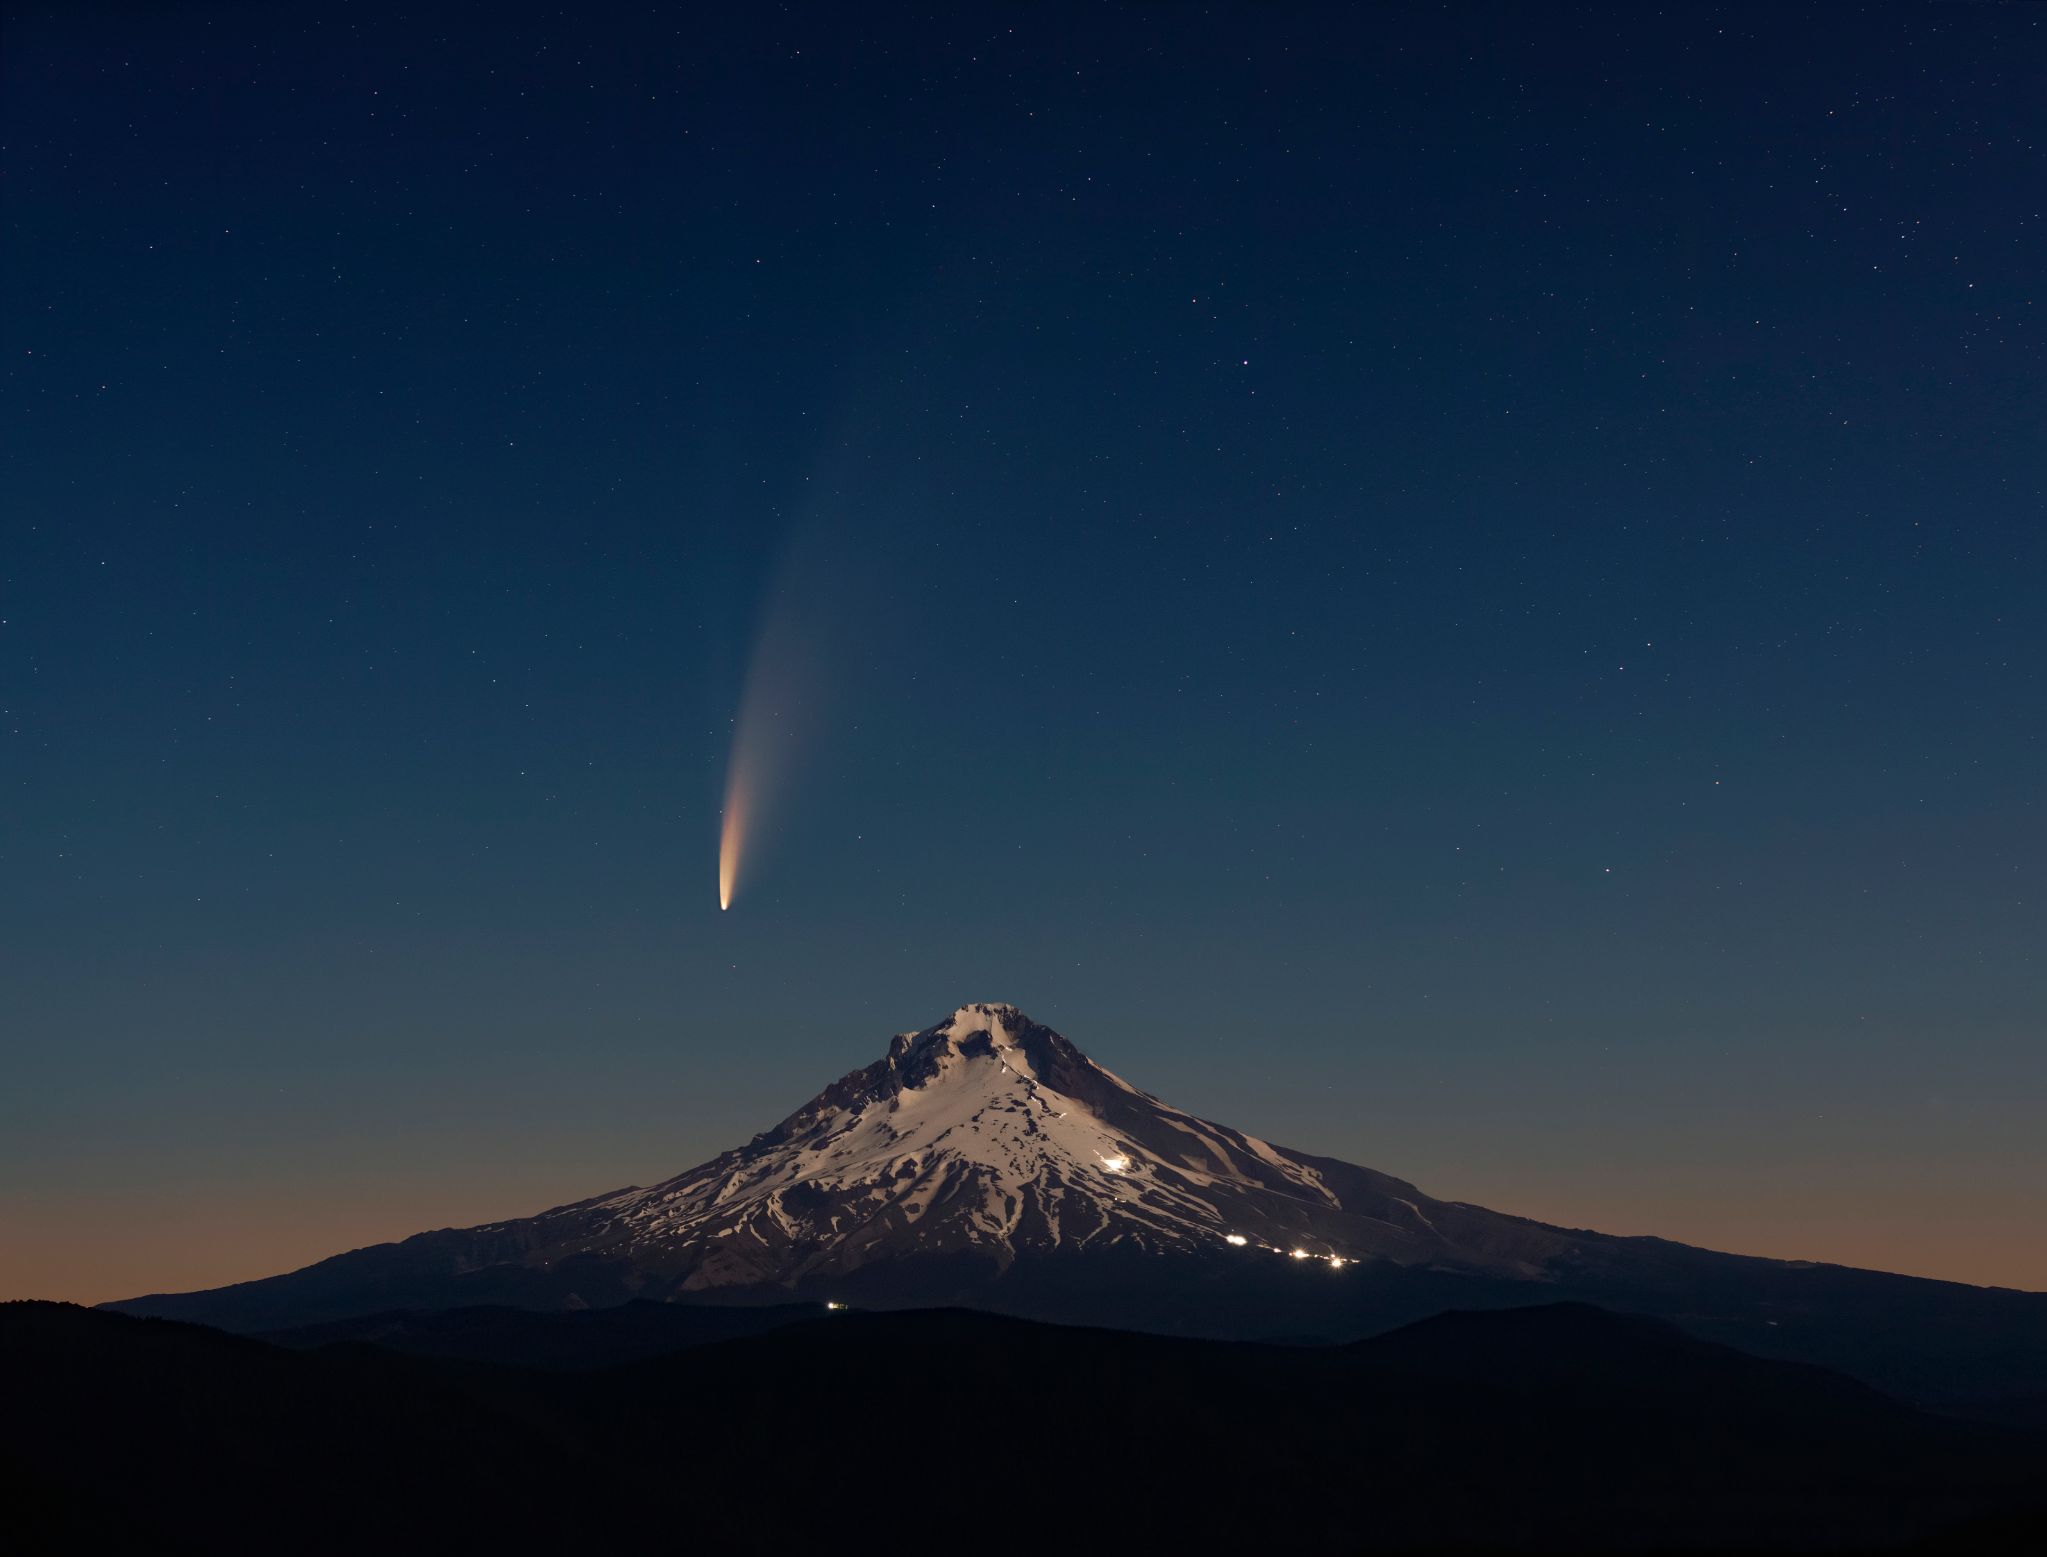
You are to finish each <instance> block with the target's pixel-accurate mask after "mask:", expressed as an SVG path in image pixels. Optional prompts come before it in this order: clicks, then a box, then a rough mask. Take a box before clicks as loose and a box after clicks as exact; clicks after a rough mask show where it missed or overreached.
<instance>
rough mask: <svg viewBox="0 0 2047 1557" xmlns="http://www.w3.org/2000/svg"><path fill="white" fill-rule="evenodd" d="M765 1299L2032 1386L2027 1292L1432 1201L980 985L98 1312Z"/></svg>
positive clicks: (236, 1323) (2043, 1321) (349, 1313)
mask: <svg viewBox="0 0 2047 1557" xmlns="http://www.w3.org/2000/svg"><path fill="white" fill-rule="evenodd" d="M791 1297H798V1298H810V1299H816V1298H838V1299H852V1300H855V1301H859V1302H862V1303H866V1304H869V1305H877V1306H925V1305H930V1304H933V1303H969V1304H973V1305H975V1306H981V1307H989V1308H996V1309H1001V1310H1004V1311H1007V1312H1012V1313H1019V1314H1024V1315H1027V1316H1035V1317H1044V1318H1055V1319H1060V1320H1065V1321H1078V1322H1094V1323H1109V1324H1116V1325H1126V1326H1131V1327H1142V1328H1150V1329H1158V1330H1165V1331H1177V1332H1180V1333H1188V1334H1209V1335H1221V1336H1244V1337H1266V1336H1299V1337H1316V1338H1324V1339H1347V1338H1352V1337H1356V1336H1360V1335H1366V1334H1370V1333H1373V1332H1375V1331H1377V1330H1382V1329H1385V1328H1388V1327H1389V1326H1391V1325H1393V1324H1398V1323H1402V1322H1405V1321H1408V1320H1412V1319H1416V1318H1420V1317H1422V1316H1424V1315H1426V1314H1429V1313H1434V1312H1437V1311H1439V1310H1441V1309H1443V1308H1446V1307H1467V1308H1473V1307H1484V1308H1497V1307H1505V1306H1511V1305H1514V1304H1522V1303H1528V1302H1543V1301H1550V1300H1552V1299H1555V1298H1559V1297H1566V1298H1581V1299H1590V1300H1592V1301H1596V1302H1600V1303H1603V1304H1605V1305H1607V1306H1609V1307H1617V1308H1624V1309H1634V1310H1637V1311H1641V1312H1648V1313H1656V1314H1663V1315H1667V1316H1669V1317H1671V1318H1674V1319H1677V1320H1678V1321H1680V1322H1681V1323H1683V1324H1685V1325H1686V1326H1687V1327H1688V1328H1690V1329H1692V1330H1693V1331H1694V1332H1695V1333H1698V1334H1702V1335H1707V1336H1711V1337H1713V1338H1715V1339H1721V1340H1728V1341H1733V1342H1736V1343H1737V1344H1740V1345H1742V1346H1744V1347H1745V1348H1748V1349H1750V1350H1754V1351H1759V1352H1764V1353H1767V1354H1773V1355H1780V1356H1787V1357H1793V1358H1803V1359H1806V1360H1812V1361H1819V1362H1825V1363H1828V1364H1830V1365H1833V1366H1837V1367H1842V1368H1845V1369H1847V1370H1849V1371H1851V1372H1856V1373H1858V1374H1860V1375H1861V1376H1863V1377H1866V1378H1871V1379H1874V1380H1876V1381H1877V1382H1880V1383H1883V1384H1886V1385H1888V1386H1890V1387H1894V1388H1899V1389H1903V1390H1906V1391H1908V1392H1912V1393H1915V1394H1920V1395H1925V1396H1933V1395H1939V1394H1950V1395H1952V1394H1956V1393H1964V1392H1970V1391H1972V1390H1974V1389H1975V1388H1976V1387H1977V1386H1978V1385H1979V1384H1980V1385H1981V1386H1982V1387H1984V1388H1986V1389H1987V1388H1992V1387H1998V1388H2003V1389H2006V1390H2009V1389H2013V1388H2023V1387H2029V1381H2034V1380H2037V1381H2038V1383H2039V1385H2040V1386H2042V1387H2047V1295H2038V1294H2027V1293H2011V1292H1996V1291H1987V1290H1982V1289H1975V1288H1968V1287H1961V1286H1957V1285H1954V1284H1951V1283H1942V1282H1928V1281H1915V1280H1912V1279H1910V1278H1905V1277H1894V1276H1884V1275H1881V1274H1878V1273H1874V1272H1857V1271H1848V1270H1843V1269H1840V1268H1838V1267H1829V1266H1813V1265H1803V1264H1798V1263H1794V1262H1783V1261H1774V1260H1759V1259H1749V1258H1743V1257H1739V1256H1733V1255H1722V1254H1714V1253H1711V1252H1709V1251H1705V1250H1698V1249H1690V1248H1687V1247H1685V1246H1683V1245H1680V1244H1672V1243H1667V1242H1664V1241H1662V1240H1659V1239H1651V1238H1615V1237H1610V1236H1607V1235H1603V1234H1599V1233H1591V1232H1583V1231H1573V1230H1568V1229H1563V1228H1557V1227H1550V1226H1545V1225H1543V1224H1541V1223H1537V1222H1531V1221H1528V1220H1525V1219H1523V1218H1520V1217H1513V1216H1506V1215H1502V1214H1500V1213H1497V1212H1492V1211H1487V1210H1484V1209H1482V1208H1480V1207H1476V1206H1470V1205H1465V1204H1461V1203H1454V1202H1447V1201H1440V1200H1436V1199H1433V1198H1431V1197H1430V1196H1428V1195H1425V1194H1424V1193H1422V1191H1421V1190H1419V1189H1417V1188H1416V1187H1415V1186H1414V1185H1412V1184H1408V1183H1406V1182H1404V1181H1402V1180H1400V1179H1397V1178H1393V1177H1391V1176H1389V1175H1387V1174H1383V1173H1378V1172H1375V1171H1373V1170H1371V1169H1368V1168H1361V1167H1356V1166H1354V1165H1351V1164H1348V1163H1343V1162H1338V1161H1335V1160H1333V1159H1329V1158H1320V1157H1313V1156H1309V1155H1307V1154H1305V1153H1301V1152H1295V1151H1289V1150H1287V1149H1285V1148H1282V1147H1278V1146H1275V1145H1272V1144H1271V1143H1269V1142H1266V1141H1262V1140H1259V1139H1257V1138H1256V1137H1253V1136H1249V1135H1246V1134H1244V1133H1242V1132H1241V1131H1238V1130H1234V1129H1231V1128H1230V1127H1228V1126H1225V1125H1220V1124H1216V1123H1213V1122H1212V1121H1208V1120H1204V1119H1199V1118H1196V1117H1195V1116H1193V1115H1191V1114H1187V1113H1185V1112H1183V1111H1181V1110H1179V1109H1176V1108H1174V1107H1172V1106H1171V1105H1169V1104H1167V1103H1164V1102H1161V1101H1160V1100H1159V1099H1157V1098H1155V1097H1152V1096H1151V1095H1149V1094H1148V1093H1145V1092H1142V1091H1139V1090H1138V1089H1137V1088H1135V1087H1133V1086H1131V1085H1130V1084H1129V1083H1127V1082H1125V1081H1123V1080H1122V1079H1121V1078H1119V1077H1117V1076H1115V1075H1113V1074H1111V1073H1110V1072H1109V1071H1107V1070H1105V1069H1103V1068H1102V1067H1101V1066H1099V1065H1097V1064H1095V1063H1094V1062H1093V1061H1092V1060H1090V1059H1089V1058H1088V1057H1087V1056H1086V1055H1085V1054H1083V1053H1081V1052H1080V1050H1078V1049H1077V1048H1075V1047H1074V1046H1073V1045H1072V1044H1071V1043H1070V1042H1068V1041H1067V1040H1066V1039H1065V1038H1064V1037H1062V1036H1061V1035H1059V1034H1058V1033H1055V1032H1053V1031H1052V1030H1051V1029H1050V1028H1047V1027H1044V1026H1042V1025H1041V1024H1039V1023H1036V1022H1033V1021H1032V1020H1031V1019H1030V1018H1028V1017H1027V1016H1025V1015H1024V1014H1023V1013H1021V1012H1019V1011H1017V1010H1016V1009H1015V1008H1014V1007H1012V1006H1006V1005H968V1006H962V1007H960V1008H959V1009H958V1010H956V1011H954V1012H953V1013H952V1014H951V1015H950V1016H949V1017H947V1018H946V1019H945V1020H944V1021H941V1022H938V1023H935V1024H934V1025H932V1026H930V1027H927V1028H925V1029H924V1030H923V1031H921V1032H917V1033H905V1034H901V1035H898V1036H897V1037H896V1038H895V1039H894V1041H893V1042H892V1043H891V1044H890V1045H889V1048H888V1051H887V1053H885V1054H884V1055H883V1056H882V1057H881V1058H880V1059H879V1060H877V1061H875V1062H874V1063H873V1064H870V1065H867V1066H865V1067H863V1068H862V1069H860V1070H857V1071H854V1072H852V1073H851V1074H850V1075H847V1076H845V1077H843V1078H841V1079H840V1080H839V1081H837V1082H835V1083H834V1084H833V1085H831V1086H829V1087H827V1088H826V1089H825V1090H824V1091H823V1092H821V1093H819V1094H818V1095H817V1096H816V1097H814V1098H813V1099H811V1100H810V1102H808V1103H806V1104H805V1105H804V1106H803V1107H802V1108H799V1109H798V1110H796V1112H794V1113H793V1114H791V1115H789V1117H788V1118H786V1119H784V1120H783V1121H782V1122H781V1123H780V1124H778V1125H776V1126H775V1127H774V1128H773V1129H771V1130H767V1131H765V1132H763V1133H762V1134H760V1135H758V1136H756V1137H755V1138H754V1139H753V1140H752V1141H750V1142H748V1143H747V1144H746V1145H745V1146H742V1147H739V1148H737V1149H736V1150H733V1151H729V1152H725V1153H723V1154H721V1155H719V1156H718V1157H715V1158H713V1159H712V1160H711V1161H709V1162H707V1163H704V1164H703V1165H702V1166H700V1167H697V1168H694V1169H692V1170H690V1171H689V1172H686V1173H683V1174H680V1175H678V1176H677V1177H675V1178H672V1179H669V1180H666V1181H664V1182H662V1183H659V1184H655V1185H653V1186H651V1187H647V1188H640V1187H634V1188H630V1189H625V1190H618V1191H614V1192H612V1193H610V1194H606V1195H600V1196H597V1197H594V1198H592V1199H589V1200H584V1201H579V1202H576V1203H574V1204H572V1205H566V1206H560V1207H557V1208H555V1209H553V1210H551V1211H546V1212H543V1213H541V1214H540V1215H538V1216H534V1217H529V1218H523V1219H519V1220H515V1221H510V1222H499V1223H492V1224H488V1225H485V1226H482V1227H474V1228H467V1229H449V1230H443V1231H439V1232H432V1233H423V1234H420V1235H418V1236H416V1237H413V1238H409V1239H407V1240H405V1241H404V1242H402V1243H398V1244H387V1245H380V1246H378V1247H375V1248H370V1249H362V1250H357V1251H355V1252H353V1253H350V1254H344V1255H340V1256H337V1257H335V1258H333V1259H330V1260H326V1261H322V1262H321V1263H319V1264H317V1265H313V1266H308V1267H306V1268H305V1269H303V1270H300V1271H296V1272H292V1273H290V1274H288V1275H284V1276H278V1277H272V1278H270V1279H268V1280H264V1281H257V1282H249V1283H244V1284H242V1285H239V1286H234V1287H226V1288H221V1289H217V1290H215V1291H211V1292H201V1293H188V1294H180V1295H159V1296H154V1297H148V1298H139V1299H135V1300H132V1301H129V1302H125V1303H121V1304H116V1305H111V1306H113V1307H117V1308H119V1309H121V1310H123V1311H126V1312H129V1313H135V1314H149V1315H158V1316H162V1317H168V1318H181V1319H191V1320H197V1321H200V1322H204V1323H212V1324H220V1325H224V1326H227V1327H229V1328H236V1329H243V1330H274V1329H282V1328H286V1327H289V1326H297V1325H306V1324H317V1323H322V1322H326V1321H330V1320H337V1319H345V1318H350V1317H354V1316H359V1315H363V1314H370V1313H377V1312H381V1311H386V1310H393V1309H431V1308H446V1307H452V1306H457V1305H463V1304H509V1305H512V1306H517V1307H527V1308H564V1307H581V1306H606V1305H611V1304H617V1303H623V1302H627V1301H630V1300H633V1299H636V1298H651V1299H657V1300H664V1301H706V1300H708V1301H719V1302H734V1301H738V1302H783V1301H787V1300H789V1299H790V1298H791ZM1901 1320H1904V1321H1905V1323H1902V1324H1901V1322H1900V1321H1901Z"/></svg>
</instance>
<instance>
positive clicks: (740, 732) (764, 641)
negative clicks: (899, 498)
mask: <svg viewBox="0 0 2047 1557" xmlns="http://www.w3.org/2000/svg"><path fill="white" fill-rule="evenodd" d="M818 544H819V543H818V542H817V540H816V538H815V537H814V536H804V537H802V538H800V539H799V540H798V541H797V542H794V543H792V545H791V547H790V548H789V550H788V551H787V552H786V553H785V555H784V556H783V558H782V559H781V564H780V566H779V567H778V568H777V570H776V577H775V580H774V583H773V585H772V587H771V588H770V590H769V592H768V595H767V599H766V600H765V602H764V604H763V608H762V611H761V615H760V625H759V630H758V632H757V634H756V636H755V640H754V645H753V653H752V656H751V658H750V659H749V660H748V662H747V668H746V679H745V681H744V683H743V684H742V685H741V687H740V692H739V706H738V708H737V710H736V711H735V712H734V714H733V716H732V748H731V752H730V754H729V756H728V757H727V759H726V766H725V802H724V806H723V809H722V811H721V812H720V815H719V821H718V910H719V912H720V913H725V912H729V911H730V910H731V908H732V905H733V903H734V902H735V901H736V900H737V899H738V897H739V894H740V892H741V891H742V889H743V888H744V887H745V885H746V881H747V873H748V871H749V870H750V869H751V868H752V865H753V863H754V861H755V859H756V858H757V857H758V855H759V854H760V845H761V831H762V828H763V827H764V826H765V825H767V824H769V823H770V822H772V820H773V816H774V813H775V811H776V809H777V806H778V803H779V801H780V799H781V797H782V794H783V791H784V790H785V789H786V787H787V783H788V780H789V778H790V777H791V776H792V774H793V772H794V770H795V769H796V768H797V767H798V766H799V762H798V757H799V754H800V753H802V752H804V751H805V750H806V749H807V748H808V746H809V745H810V743H811V739H812V738H813V737H814V736H815V735H816V733H817V725H818V714H819V708H820V705H821V697H820V693H821V683H822V681H823V680H824V679H825V678H824V677H823V676H822V675H821V674H820V667H821V658H820V655H819V653H818V649H819V643H820V640H821V639H822V638H824V637H826V636H827V635H828V633H829V630H830V622H829V618H828V616H827V613H826V612H825V611H824V610H823V609H822V608H821V606H820V603H819V602H820V600H822V599H824V598H826V597H825V594H824V587H825V586H824V585H823V584H822V583H821V580H822V579H823V578H824V577H825V576H826V575H825V573H824V570H823V569H822V568H821V567H820V566H819V565H818V563H817V562H816V560H815V556H814V554H815V553H816V551H817V549H818Z"/></svg>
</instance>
